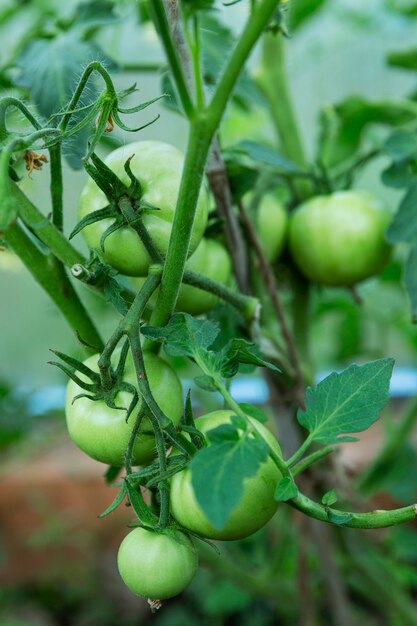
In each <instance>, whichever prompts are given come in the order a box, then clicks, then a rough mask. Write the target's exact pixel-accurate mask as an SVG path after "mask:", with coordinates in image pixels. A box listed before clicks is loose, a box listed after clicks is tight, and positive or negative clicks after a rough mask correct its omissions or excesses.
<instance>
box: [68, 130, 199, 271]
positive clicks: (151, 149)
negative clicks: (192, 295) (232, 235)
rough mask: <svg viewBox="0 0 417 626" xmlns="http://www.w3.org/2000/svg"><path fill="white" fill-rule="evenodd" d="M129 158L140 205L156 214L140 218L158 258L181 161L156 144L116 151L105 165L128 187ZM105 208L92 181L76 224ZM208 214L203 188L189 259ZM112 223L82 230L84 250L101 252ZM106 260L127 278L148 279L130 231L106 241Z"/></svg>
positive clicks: (145, 264)
mask: <svg viewBox="0 0 417 626" xmlns="http://www.w3.org/2000/svg"><path fill="white" fill-rule="evenodd" d="M132 155H133V158H132V160H131V161H130V168H131V170H132V172H133V174H134V176H136V178H137V179H138V180H139V182H140V184H141V186H142V190H143V196H142V199H143V201H144V202H147V203H149V204H150V205H152V206H155V207H157V208H158V209H159V210H158V211H149V212H146V213H145V215H144V216H143V223H144V225H145V226H146V228H147V230H148V233H149V234H150V236H151V237H152V239H153V241H154V243H155V245H156V247H157V248H158V250H159V252H160V253H161V254H162V255H165V254H166V251H167V248H168V242H169V238H170V235H171V227H172V222H173V219H174V215H175V206H176V202H177V197H178V191H179V187H180V182H181V176H182V169H183V165H184V155H183V154H182V152H180V151H179V150H177V148H174V146H171V145H170V144H167V143H163V142H160V141H138V142H136V143H131V144H128V145H126V146H122V147H120V148H118V149H117V150H114V151H113V152H111V153H110V154H109V155H108V157H107V158H106V160H105V162H106V164H107V165H108V166H109V167H110V168H111V169H112V170H113V172H114V173H115V174H116V175H117V176H118V177H119V178H120V180H121V181H122V182H123V183H125V184H127V185H128V184H129V183H130V180H129V177H128V175H127V174H126V172H125V170H124V165H125V163H126V161H127V159H128V158H129V157H131V156H132ZM107 205H108V200H107V198H106V196H105V195H104V193H103V192H102V191H101V189H99V187H98V186H97V185H96V183H95V182H94V181H93V179H91V178H90V179H89V180H88V182H87V184H86V185H85V187H84V189H83V190H82V192H81V196H80V199H79V203H78V214H79V219H82V218H83V217H85V216H86V215H87V214H89V213H92V212H93V211H97V210H99V209H103V208H104V207H105V206H107ZM207 212H208V196H207V191H206V190H205V188H204V187H203V188H202V190H201V192H200V197H199V200H198V203H197V210H196V215H195V220H194V227H193V230H192V233H191V240H190V249H189V253H190V254H191V253H192V252H193V251H194V250H195V249H196V248H197V245H198V243H199V241H200V239H201V237H202V236H203V233H204V230H205V228H206V224H207ZM112 221H113V220H112V219H104V220H100V221H99V222H95V223H94V224H91V225H89V226H86V227H85V228H84V229H83V230H82V233H83V235H84V237H85V240H86V242H87V245H88V246H89V247H90V248H91V249H97V250H100V249H101V248H100V237H101V235H102V234H103V233H104V231H105V230H106V229H107V228H108V227H109V226H110V225H111V224H112ZM104 258H105V260H106V261H107V263H109V264H110V265H112V266H113V267H114V268H116V269H117V270H118V271H119V272H121V273H122V274H126V275H127V276H146V274H147V273H148V267H149V264H150V259H149V255H148V253H147V252H146V249H145V247H144V245H143V244H142V242H141V240H140V238H139V236H138V234H137V233H136V232H135V231H134V230H133V229H132V228H130V227H128V226H126V227H123V228H119V229H118V230H117V231H115V232H114V233H112V234H111V235H109V236H108V237H107V238H106V240H105V243H104Z"/></svg>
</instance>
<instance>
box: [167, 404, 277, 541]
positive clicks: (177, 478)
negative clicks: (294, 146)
mask: <svg viewBox="0 0 417 626" xmlns="http://www.w3.org/2000/svg"><path fill="white" fill-rule="evenodd" d="M232 415H234V412H233V411H226V410H221V411H213V412H212V413H208V414H207V415H204V416H203V417H200V418H198V419H197V420H196V426H197V428H198V429H199V430H200V431H201V432H202V433H207V432H208V431H209V430H212V429H213V428H216V427H217V426H220V425H221V424H230V423H231V417H232ZM248 419H249V420H250V421H251V422H253V423H254V424H256V427H257V429H258V430H259V431H260V432H261V433H262V435H263V436H264V437H265V438H266V440H267V441H268V443H269V444H270V445H271V446H272V448H273V449H274V450H275V452H276V453H277V454H279V455H281V449H280V447H279V444H278V442H277V440H276V439H275V437H274V435H273V434H272V433H271V432H270V431H269V430H268V429H267V428H265V426H263V425H262V424H261V423H260V422H258V421H256V420H253V419H252V418H248ZM281 478H282V475H281V472H280V471H279V469H278V468H277V467H276V465H275V463H274V462H273V460H272V459H271V458H270V457H268V459H267V460H266V461H265V462H264V463H261V465H260V466H259V469H258V472H257V473H256V475H255V476H250V477H248V478H245V479H244V481H243V495H242V498H241V500H240V502H239V504H238V505H237V506H236V507H235V508H234V509H233V511H232V514H231V516H230V518H229V519H228V521H227V523H226V525H225V527H224V528H223V529H222V530H219V529H217V528H214V527H213V526H212V525H211V524H210V522H209V521H208V519H207V517H206V516H205V514H204V513H203V511H202V510H201V508H200V506H199V504H198V503H197V500H196V497H195V494H194V489H193V486H192V482H191V471H190V470H189V469H188V468H185V469H184V470H181V472H178V473H177V474H175V475H174V476H173V478H172V480H171V491H170V500H171V514H172V516H173V517H174V518H175V519H176V520H177V522H179V523H180V524H181V525H182V526H184V528H187V529H188V530H190V531H192V532H195V533H197V534H199V535H201V536H202V537H207V538H208V539H222V540H233V539H241V538H243V537H248V536H249V535H251V534H252V533H254V532H256V531H257V530H259V529H260V528H262V526H264V525H265V524H266V523H267V522H268V520H270V519H271V517H272V516H273V515H274V513H275V511H276V510H277V507H278V503H277V502H276V501H275V500H274V492H275V487H276V485H277V483H278V481H279V480H280V479H281Z"/></svg>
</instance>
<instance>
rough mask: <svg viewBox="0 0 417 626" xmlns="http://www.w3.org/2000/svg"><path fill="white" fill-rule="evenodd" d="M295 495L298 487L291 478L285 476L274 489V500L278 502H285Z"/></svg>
mask: <svg viewBox="0 0 417 626" xmlns="http://www.w3.org/2000/svg"><path fill="white" fill-rule="evenodd" d="M297 494H298V487H297V485H296V484H295V482H294V480H293V478H291V477H290V476H286V477H285V478H282V479H281V480H280V481H279V483H278V485H277V488H276V489H275V495H274V498H275V500H277V501H278V502H287V501H288V500H291V499H292V498H295V497H296V496H297Z"/></svg>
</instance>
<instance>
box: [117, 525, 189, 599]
mask: <svg viewBox="0 0 417 626" xmlns="http://www.w3.org/2000/svg"><path fill="white" fill-rule="evenodd" d="M117 565H118V568H119V573H120V576H121V577H122V579H123V582H124V583H125V585H126V586H127V587H129V589H130V590H131V591H133V593H135V594H136V595H138V596H143V597H144V598H149V599H153V600H164V599H166V598H172V596H176V595H177V594H178V593H181V591H183V589H185V587H187V585H188V584H189V583H190V582H191V580H192V578H193V576H194V574H195V572H196V569H197V565H198V557H197V551H196V549H195V547H194V544H193V542H192V540H191V539H190V537H188V535H186V534H184V533H182V532H181V531H179V530H173V529H170V528H167V529H165V530H163V531H159V532H157V531H153V530H146V529H145V528H135V529H134V530H132V531H131V532H130V533H129V534H128V535H126V537H125V538H124V539H123V541H122V543H121V544H120V548H119V552H118V554H117Z"/></svg>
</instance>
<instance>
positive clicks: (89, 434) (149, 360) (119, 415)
mask: <svg viewBox="0 0 417 626" xmlns="http://www.w3.org/2000/svg"><path fill="white" fill-rule="evenodd" d="M117 356H118V354H117V353H115V354H114V357H115V359H117ZM98 359H99V355H98V354H95V355H93V356H91V357H89V358H88V359H87V360H86V361H84V363H85V365H87V367H89V368H90V369H92V370H94V371H96V372H97V371H98V365H97V362H98ZM144 361H145V368H146V373H147V376H148V379H149V385H150V388H151V391H152V394H153V396H154V398H155V400H156V401H157V403H158V404H159V406H160V407H161V409H162V411H164V413H165V414H166V415H167V416H168V417H169V418H170V419H171V420H172V421H173V423H174V424H176V425H177V424H179V422H180V419H181V415H182V410H183V398H182V388H181V383H180V381H179V379H178V376H177V375H176V373H175V372H174V370H173V369H172V368H171V367H170V366H169V365H168V364H167V363H166V362H165V361H163V360H162V359H161V358H160V357H158V356H156V355H155V354H151V353H145V355H144ZM116 364H117V361H116V362H115V363H114V364H113V365H116ZM77 374H78V376H79V378H81V379H82V380H86V381H87V382H89V381H88V379H87V378H86V377H85V376H84V375H83V374H81V373H80V372H78V373H77ZM123 380H124V381H126V382H128V383H131V384H132V385H135V387H137V379H136V373H135V368H134V366H133V361H132V357H131V354H130V353H129V355H128V358H127V360H126V367H125V371H124V375H123ZM80 393H87V392H85V391H84V390H83V389H82V388H81V387H80V386H78V385H77V384H76V383H75V382H74V381H73V380H70V382H69V383H68V387H67V397H66V407H65V415H66V420H67V427H68V432H69V434H70V437H71V439H72V440H73V441H74V443H75V444H76V445H77V446H78V447H79V448H80V449H81V450H83V452H85V453H86V454H88V455H89V456H91V457H92V458H93V459H96V461H101V462H102V463H108V464H109V465H117V466H122V465H123V464H124V455H125V452H126V449H127V446H128V442H129V438H130V433H131V430H132V427H133V424H134V420H135V415H136V414H137V412H138V410H139V408H140V405H141V401H142V400H141V396H140V394H139V402H138V404H137V405H136V408H135V410H134V411H133V413H132V414H131V416H130V417H129V420H128V422H127V423H126V411H123V410H118V409H112V408H110V407H108V406H107V404H105V402H104V401H101V400H95V401H94V400H90V399H89V398H85V397H84V398H78V399H77V400H75V401H73V399H74V397H75V396H77V395H78V394H80ZM131 400H132V394H130V393H128V392H126V391H121V392H119V393H118V394H117V396H116V398H115V404H116V406H121V407H124V408H126V409H127V408H128V407H129V404H130V402H131ZM155 456H156V449H155V438H154V436H153V434H152V427H151V424H150V422H149V419H147V418H146V419H144V420H143V422H142V425H141V427H140V430H139V433H138V435H137V437H136V443H135V446H134V450H133V456H132V462H133V464H134V465H146V464H147V463H149V462H150V461H151V460H152V459H153V458H154V457H155Z"/></svg>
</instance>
